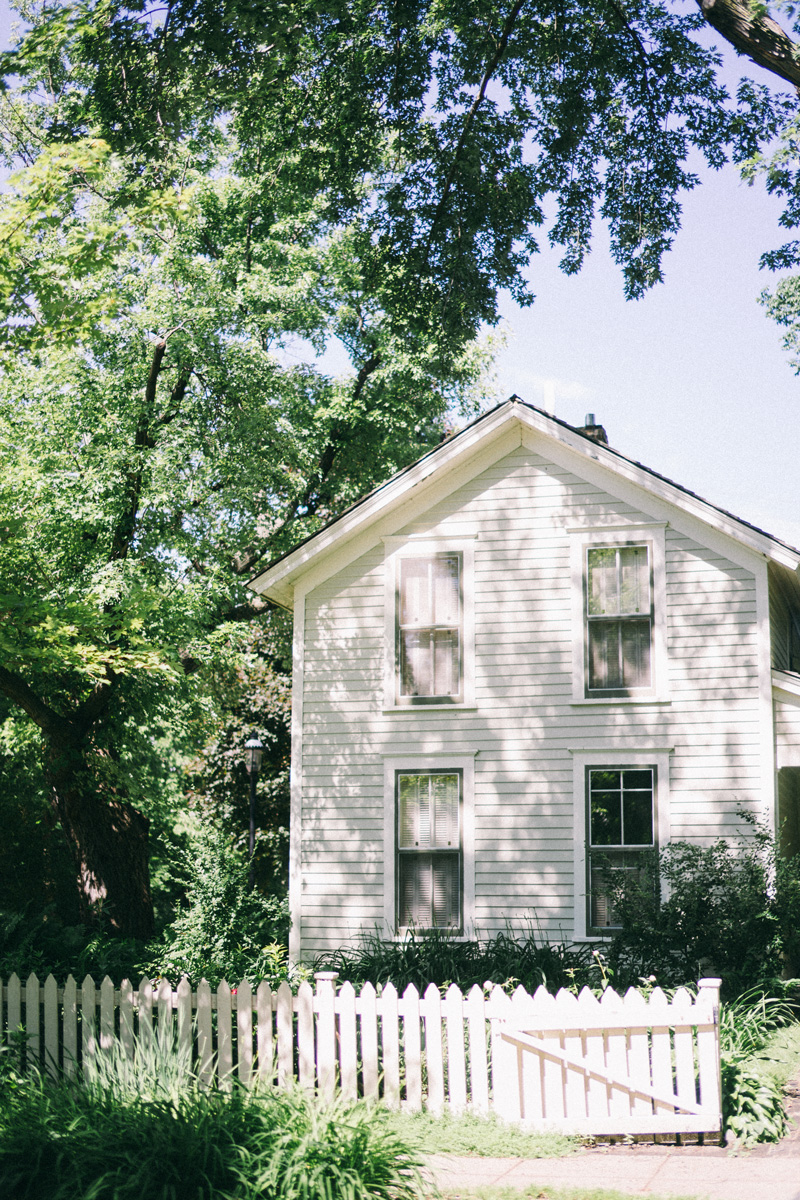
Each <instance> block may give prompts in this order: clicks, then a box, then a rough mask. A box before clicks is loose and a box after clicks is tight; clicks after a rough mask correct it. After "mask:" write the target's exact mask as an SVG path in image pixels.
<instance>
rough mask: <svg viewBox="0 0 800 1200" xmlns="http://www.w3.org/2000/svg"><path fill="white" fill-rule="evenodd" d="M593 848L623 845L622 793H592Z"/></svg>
mask: <svg viewBox="0 0 800 1200" xmlns="http://www.w3.org/2000/svg"><path fill="white" fill-rule="evenodd" d="M591 844H592V845H593V846H621V845H622V803H621V793H620V792H618V791H617V792H595V791H593V792H592V829H591Z"/></svg>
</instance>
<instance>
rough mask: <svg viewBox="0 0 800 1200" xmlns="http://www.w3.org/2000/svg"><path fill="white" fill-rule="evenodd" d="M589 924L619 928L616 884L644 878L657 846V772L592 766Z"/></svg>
mask: <svg viewBox="0 0 800 1200" xmlns="http://www.w3.org/2000/svg"><path fill="white" fill-rule="evenodd" d="M586 784H587V808H588V822H587V823H588V839H587V843H588V844H587V855H586V860H587V876H588V878H587V884H588V887H587V898H588V912H587V924H588V927H589V929H591V930H594V931H600V930H604V929H614V928H619V925H620V921H619V918H618V915H617V913H616V912H615V908H614V892H615V890H616V889H615V884H617V883H620V882H623V881H624V879H625V878H626V877H627V878H635V877H637V876H638V877H640V878H642V877H643V871H644V868H645V859H646V856H647V852H648V851H652V850H653V849H654V847H655V844H656V843H655V829H656V821H655V795H656V769H655V767H589V768H587V772H586Z"/></svg>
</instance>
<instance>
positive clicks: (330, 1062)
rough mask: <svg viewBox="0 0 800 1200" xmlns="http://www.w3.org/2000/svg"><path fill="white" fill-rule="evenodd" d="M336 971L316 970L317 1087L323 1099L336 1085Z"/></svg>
mask: <svg viewBox="0 0 800 1200" xmlns="http://www.w3.org/2000/svg"><path fill="white" fill-rule="evenodd" d="M338 978H339V972H338V971H317V972H316V973H315V975H314V982H315V983H316V985H317V995H316V1006H315V1007H316V1010H317V1087H318V1088H319V1094H320V1095H321V1096H322V1097H323V1099H325V1100H332V1099H333V1090H334V1087H335V1086H336V980H337V979H338Z"/></svg>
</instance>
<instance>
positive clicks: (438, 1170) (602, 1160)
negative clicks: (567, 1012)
mask: <svg viewBox="0 0 800 1200" xmlns="http://www.w3.org/2000/svg"><path fill="white" fill-rule="evenodd" d="M776 1149H777V1147H776ZM428 1167H429V1169H430V1171H431V1176H432V1178H433V1180H434V1182H435V1183H436V1185H437V1186H438V1187H439V1188H440V1189H441V1191H442V1192H443V1193H444V1194H445V1195H459V1194H462V1193H469V1192H473V1191H475V1190H477V1189H478V1188H483V1187H508V1188H527V1187H530V1186H532V1185H538V1186H542V1185H544V1184H550V1185H551V1186H553V1187H581V1186H582V1187H586V1188H587V1189H591V1188H616V1189H617V1190H618V1191H620V1192H623V1193H625V1194H627V1195H630V1196H650V1195H656V1196H681V1197H690V1196H691V1197H703V1198H705V1197H708V1198H709V1200H800V1157H797V1156H795V1155H788V1154H773V1155H771V1156H770V1155H765V1154H759V1153H754V1154H747V1153H743V1154H738V1155H734V1154H730V1153H729V1152H728V1151H727V1150H722V1149H719V1148H712V1147H709V1148H707V1149H704V1148H701V1147H697V1148H694V1147H686V1148H684V1147H673V1146H669V1147H667V1146H663V1147H653V1146H642V1147H637V1146H633V1147H624V1148H623V1147H619V1148H614V1149H611V1150H586V1151H584V1152H582V1153H580V1154H575V1155H573V1156H572V1157H570V1158H539V1159H530V1158H526V1159H523V1158H460V1157H456V1156H455V1155H449V1154H442V1155H436V1156H432V1157H431V1158H430V1159H429V1160H428Z"/></svg>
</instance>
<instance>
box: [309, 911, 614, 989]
mask: <svg viewBox="0 0 800 1200" xmlns="http://www.w3.org/2000/svg"><path fill="white" fill-rule="evenodd" d="M595 969H596V960H595V959H594V958H593V956H592V953H591V950H590V948H589V947H588V946H569V945H567V944H566V943H564V942H557V943H553V942H546V941H540V940H538V939H537V936H536V934H535V932H534V930H533V929H532V927H530V926H529V927H528V928H527V929H526V930H524V931H523V932H522V933H521V934H520V935H519V936H515V935H514V933H513V932H512V931H511V930H506V931H504V932H502V933H498V934H497V935H496V936H495V937H493V938H487V939H486V940H483V941H481V940H479V939H477V940H475V941H460V940H458V939H457V938H455V937H454V936H453V935H452V934H451V933H449V932H448V931H447V930H444V929H442V930H440V929H434V930H431V931H429V932H426V933H425V934H420V933H417V932H415V931H414V930H413V929H412V930H409V931H408V933H407V934H406V935H405V937H404V938H402V939H400V940H397V941H395V940H394V939H386V938H383V937H381V936H380V934H379V933H378V932H375V933H372V934H365V935H364V936H363V938H362V940H361V941H360V943H359V944H358V945H356V946H353V947H345V948H343V949H341V950H337V951H335V952H333V953H331V954H326V955H323V956H321V957H320V958H318V959H316V960H315V962H314V964H313V967H312V970H313V971H338V972H339V977H340V979H341V980H342V981H344V980H348V981H349V982H350V983H352V984H353V985H354V986H356V987H358V986H360V985H362V984H364V983H373V984H376V985H377V984H381V983H393V984H394V986H395V987H396V988H397V989H398V990H399V991H401V992H402V991H404V990H405V988H406V987H408V985H409V984H410V983H413V984H414V986H415V987H417V988H420V989H423V988H426V987H427V986H428V984H429V983H435V984H436V985H437V987H440V988H443V987H446V986H447V985H448V984H450V983H456V984H458V986H459V987H460V988H461V990H462V992H466V991H468V990H469V989H470V988H471V987H473V985H475V984H477V985H478V986H479V987H483V985H484V984H485V983H487V982H489V983H498V984H501V985H503V986H505V987H508V988H512V987H516V986H517V985H519V984H521V985H522V986H523V987H524V988H525V989H526V990H527V991H529V992H533V991H535V990H536V988H537V987H539V986H541V985H544V986H545V987H546V988H548V989H549V990H550V991H553V992H555V991H558V989H559V988H560V987H573V986H575V985H576V984H577V985H582V984H583V983H591V982H593V980H594V974H595Z"/></svg>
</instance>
